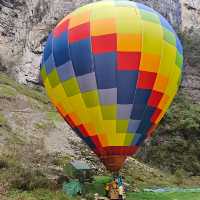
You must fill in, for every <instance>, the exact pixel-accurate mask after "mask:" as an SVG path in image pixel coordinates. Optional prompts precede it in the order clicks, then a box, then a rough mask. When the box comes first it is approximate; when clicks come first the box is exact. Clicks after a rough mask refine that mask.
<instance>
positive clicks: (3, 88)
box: [0, 84, 17, 97]
mask: <svg viewBox="0 0 200 200" xmlns="http://www.w3.org/2000/svg"><path fill="white" fill-rule="evenodd" d="M16 95H17V91H16V90H15V89H14V88H12V87H11V86H9V85H4V84H0V97H15V96H16Z"/></svg>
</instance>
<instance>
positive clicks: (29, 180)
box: [11, 168, 50, 191]
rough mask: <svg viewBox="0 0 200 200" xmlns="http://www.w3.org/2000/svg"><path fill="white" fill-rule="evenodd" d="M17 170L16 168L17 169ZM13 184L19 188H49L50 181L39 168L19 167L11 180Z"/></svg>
mask: <svg viewBox="0 0 200 200" xmlns="http://www.w3.org/2000/svg"><path fill="white" fill-rule="evenodd" d="M15 170H16V169H15ZM11 186H12V187H13V188H16V189H19V190H24V191H25V190H34V189H40V188H49V186H50V181H49V180H48V178H47V177H46V176H45V175H44V174H43V173H41V171H39V170H32V169H23V168H22V169H19V171H18V172H16V174H15V177H13V179H12V181H11Z"/></svg>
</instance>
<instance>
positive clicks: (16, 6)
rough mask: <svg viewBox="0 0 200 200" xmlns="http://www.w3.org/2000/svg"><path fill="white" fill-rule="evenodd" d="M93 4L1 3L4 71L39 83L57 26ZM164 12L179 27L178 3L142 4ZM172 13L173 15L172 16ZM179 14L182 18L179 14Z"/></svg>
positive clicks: (82, 0)
mask: <svg viewBox="0 0 200 200" xmlns="http://www.w3.org/2000/svg"><path fill="white" fill-rule="evenodd" d="M91 1H92V0H26V1H25V0H0V44H1V45H0V60H1V63H2V64H1V65H2V66H0V70H4V71H6V70H7V72H9V73H10V74H12V76H13V77H14V78H15V79H16V80H17V81H18V82H20V83H25V84H27V83H30V82H31V83H36V84H37V83H38V80H39V79H38V75H39V64H40V59H41V53H42V49H43V44H44V41H45V40H46V38H47V35H48V33H49V32H50V31H51V29H52V28H53V27H54V26H55V24H56V23H57V22H58V21H59V20H60V19H62V18H63V17H64V16H65V15H66V14H68V13H69V12H70V11H72V10H73V9H75V8H76V7H79V6H80V5H82V4H86V3H89V2H91ZM139 2H143V3H145V4H147V5H149V6H151V7H154V8H155V9H157V10H158V11H160V12H161V13H162V14H163V15H164V16H165V17H167V18H168V19H169V20H171V22H172V23H173V24H174V26H175V27H178V26H179V25H180V24H181V17H180V16H181V14H180V5H179V1H178V0H173V1H172V2H171V3H168V1H167V0H165V1H160V3H158V1H157V0H149V1H147V0H142V1H141V0H140V1H139ZM169 10H170V12H169ZM176 10H178V15H175V11H176Z"/></svg>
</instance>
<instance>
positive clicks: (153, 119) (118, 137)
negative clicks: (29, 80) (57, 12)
mask: <svg viewBox="0 0 200 200" xmlns="http://www.w3.org/2000/svg"><path fill="white" fill-rule="evenodd" d="M182 65H183V50H182V45H181V42H180V40H179V39H178V37H177V35H176V33H175V32H174V30H173V28H172V27H171V25H169V23H168V22H167V21H166V20H165V19H164V18H163V17H162V16H161V15H160V14H159V13H157V12H156V11H154V10H153V9H151V8H149V7H147V6H144V5H143V4H139V3H135V2H130V1H101V2H96V3H92V4H88V5H86V6H83V7H81V8H79V9H77V10H75V11H74V12H72V13H71V14H69V15H68V16H67V17H65V18H64V19H63V20H62V21H61V22H60V23H59V24H58V25H57V26H56V27H55V29H54V30H53V32H52V33H51V34H50V35H49V37H48V40H47V43H46V46H45V50H44V55H43V59H42V64H41V77H42V79H43V82H44V85H45V88H46V90H47V94H48V96H49V98H50V99H51V101H52V103H53V104H54V105H55V107H56V108H57V110H58V112H59V113H60V114H61V115H62V116H63V118H64V119H65V121H66V122H67V123H68V124H69V125H70V126H71V127H72V128H73V130H74V131H75V132H76V133H77V135H78V136H79V137H81V138H82V139H83V140H84V141H85V142H86V143H87V144H88V146H90V148H91V149H92V150H93V151H94V152H95V153H96V154H97V155H98V156H99V157H100V158H101V157H105V156H108V157H109V156H110V158H112V159H113V157H112V156H113V155H116V156H118V155H122V156H124V158H125V157H126V156H129V155H132V154H134V153H136V152H137V150H138V148H139V146H140V145H141V144H142V142H143V141H144V140H145V138H147V137H151V136H152V133H153V130H154V129H155V127H156V126H157V125H158V123H159V121H160V120H161V119H162V117H163V116H164V114H165V113H166V111H167V109H168V107H169V106H170V104H171V102H172V100H173V98H174V96H175V94H176V92H177V90H178V87H179V84H180V79H181V72H182ZM124 158H123V159H121V160H118V162H119V163H121V165H122V164H123V162H124ZM107 162H108V161H107ZM104 164H105V165H106V163H104ZM120 167H121V166H113V168H112V167H111V168H110V169H111V170H118V169H119V168H120Z"/></svg>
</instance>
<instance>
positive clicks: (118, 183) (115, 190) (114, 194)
mask: <svg viewBox="0 0 200 200" xmlns="http://www.w3.org/2000/svg"><path fill="white" fill-rule="evenodd" d="M105 190H106V196H107V197H108V198H109V199H111V200H124V199H125V198H126V197H125V187H124V184H123V181H122V177H121V176H119V177H115V178H114V179H113V181H112V182H111V183H109V184H107V185H106V188H105Z"/></svg>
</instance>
